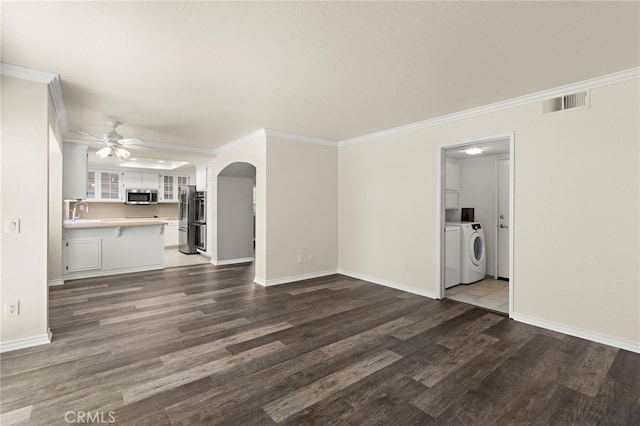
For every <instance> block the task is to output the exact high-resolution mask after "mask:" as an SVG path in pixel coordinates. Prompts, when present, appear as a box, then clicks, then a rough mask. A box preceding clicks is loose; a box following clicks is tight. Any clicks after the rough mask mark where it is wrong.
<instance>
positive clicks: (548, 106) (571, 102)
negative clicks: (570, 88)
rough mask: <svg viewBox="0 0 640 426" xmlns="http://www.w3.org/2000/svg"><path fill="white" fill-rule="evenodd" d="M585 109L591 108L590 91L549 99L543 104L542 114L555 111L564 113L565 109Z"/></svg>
mask: <svg viewBox="0 0 640 426" xmlns="http://www.w3.org/2000/svg"><path fill="white" fill-rule="evenodd" d="M585 107H586V108H588V107H589V92H588V91H584V92H578V93H572V94H570V95H564V96H559V97H557V98H552V99H547V100H545V101H543V102H542V112H543V113H545V114H546V113H549V112H555V111H564V110H565V109H573V108H585Z"/></svg>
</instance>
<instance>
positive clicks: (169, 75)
mask: <svg viewBox="0 0 640 426" xmlns="http://www.w3.org/2000/svg"><path fill="white" fill-rule="evenodd" d="M1 7H2V11H1V12H2V45H1V47H2V51H1V55H2V62H3V63H8V64H13V65H18V66H22V67H27V68H32V69H36V70H41V71H47V72H52V73H58V74H60V78H61V83H62V92H63V95H64V101H65V105H66V108H67V116H68V122H69V130H71V131H74V130H83V131H86V132H90V133H95V134H102V133H104V132H106V131H107V130H108V126H107V124H106V122H107V120H108V119H117V120H119V121H121V122H123V123H124V124H123V125H122V126H121V127H120V128H119V129H118V130H119V132H120V133H121V134H123V135H125V136H127V137H137V138H141V139H144V140H146V141H151V142H155V143H162V144H174V145H186V146H191V147H199V148H207V149H214V148H216V147H219V146H221V145H224V144H226V143H228V142H231V141H233V140H235V139H237V138H240V137H242V136H244V135H247V134H249V133H251V132H253V131H255V130H257V129H260V128H271V129H277V130H281V131H285V132H290V133H297V134H301V135H307V136H312V137H316V138H322V139H327V140H331V141H341V140H345V139H348V138H352V137H357V136H361V135H364V134H368V133H372V132H376V131H380V130H384V129H387V128H391V127H396V126H401V125H405V124H408V123H412V122H416V121H421V120H425V119H429V118H433V117H437V116H441V115H444V114H449V113H453V112H458V111H462V110H465V109H469V108H473V107H477V106H482V105H486V104H490V103H494V102H497V101H501V100H505V99H510V98H514V97H517V96H521V95H526V94H529V93H533V92H537V91H540V90H544V89H548V88H552V87H557V86H561V85H564V84H568V83H573V82H576V81H580V80H584V79H588V78H592V77H597V76H601V75H605V74H608V73H611V72H615V71H620V70H624V69H629V68H632V67H637V66H638V65H639V64H640V59H639V56H640V53H639V52H640V25H639V17H640V9H639V3H638V2H621V3H616V2H603V3H599V2H567V3H564V2H532V3H529V2H487V3H485V2H469V3H467V2H411V3H405V2H402V3H398V2H371V3H344V2H339V3H337V2H336V3H334V2H319V3H308V2H291V3H280V2H278V3H272V2H263V3H246V2H242V3H239V2H153V3H150V2H124V3H123V2H117V3H114V2H97V3H95V2H91V3H79V2H70V3H64V2H45V3H26V2H2V3H1Z"/></svg>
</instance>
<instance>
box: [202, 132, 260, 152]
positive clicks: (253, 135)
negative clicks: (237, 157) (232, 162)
mask: <svg viewBox="0 0 640 426" xmlns="http://www.w3.org/2000/svg"><path fill="white" fill-rule="evenodd" d="M261 137H266V131H265V129H258V130H256V131H255V132H252V133H249V134H248V135H246V136H243V137H241V138H240V139H236V140H234V141H233V142H229V143H227V144H224V145H222V146H221V147H219V148H216V149H214V150H213V153H214V154H215V155H219V154H221V153H223V152H226V151H231V150H232V149H236V148H238V147H240V146H242V145H244V144H246V143H249V142H252V141H254V140H256V139H258V138H261Z"/></svg>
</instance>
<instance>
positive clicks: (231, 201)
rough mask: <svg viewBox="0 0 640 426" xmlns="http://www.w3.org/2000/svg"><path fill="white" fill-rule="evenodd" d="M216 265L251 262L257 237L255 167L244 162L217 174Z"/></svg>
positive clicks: (230, 166) (232, 165)
mask: <svg viewBox="0 0 640 426" xmlns="http://www.w3.org/2000/svg"><path fill="white" fill-rule="evenodd" d="M216 180H217V191H216V192H217V203H216V204H217V220H216V222H217V231H216V240H217V253H216V262H215V263H216V264H217V265H230V264H235V263H245V262H252V261H254V259H255V238H256V221H255V217H256V210H255V199H256V197H255V193H256V192H255V191H256V168H255V166H254V165H252V164H250V163H245V162H235V163H231V164H229V165H228V166H226V167H225V168H224V169H222V170H221V171H220V173H218V176H217V179H216Z"/></svg>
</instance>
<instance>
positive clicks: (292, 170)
mask: <svg viewBox="0 0 640 426" xmlns="http://www.w3.org/2000/svg"><path fill="white" fill-rule="evenodd" d="M337 151H338V150H337V148H335V147H331V146H325V145H319V144H313V143H301V142H299V141H294V140H289V139H282V138H277V137H273V136H268V137H267V168H268V173H267V182H268V185H267V203H268V204H267V229H268V241H267V253H268V255H267V277H268V281H267V284H269V283H277V282H279V281H282V280H286V281H290V280H292V279H300V278H304V277H309V276H315V275H322V274H327V273H335V272H336V271H337V267H338V239H337V229H338V226H337V218H338V197H337V189H338V183H337V181H338V168H337V166H338V152H337ZM310 253H312V254H313V256H314V260H313V261H309V254H310ZM299 255H302V256H303V262H302V263H298V256H299Z"/></svg>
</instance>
